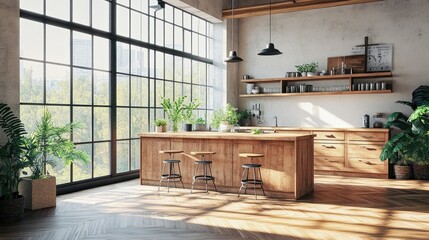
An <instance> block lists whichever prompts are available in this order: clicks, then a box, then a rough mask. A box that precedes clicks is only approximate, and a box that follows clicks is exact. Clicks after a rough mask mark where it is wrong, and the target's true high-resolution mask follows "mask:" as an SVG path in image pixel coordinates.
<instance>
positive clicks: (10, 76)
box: [0, 0, 19, 142]
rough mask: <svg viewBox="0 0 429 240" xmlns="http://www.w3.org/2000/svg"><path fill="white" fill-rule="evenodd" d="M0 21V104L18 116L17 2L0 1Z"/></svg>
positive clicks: (0, 136)
mask: <svg viewBox="0 0 429 240" xmlns="http://www.w3.org/2000/svg"><path fill="white" fill-rule="evenodd" d="M0 19H1V20H0V102H1V103H7V104H8V105H9V106H10V107H11V108H12V109H13V111H14V112H15V114H19V40H18V39H19V1H17V0H1V1H0ZM2 137H3V135H2V134H0V142H1V141H2V140H3V139H2Z"/></svg>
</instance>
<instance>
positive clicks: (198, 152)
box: [191, 151, 216, 156]
mask: <svg viewBox="0 0 429 240" xmlns="http://www.w3.org/2000/svg"><path fill="white" fill-rule="evenodd" d="M213 154H216V152H210V151H195V152H191V155H194V156H204V155H213Z"/></svg>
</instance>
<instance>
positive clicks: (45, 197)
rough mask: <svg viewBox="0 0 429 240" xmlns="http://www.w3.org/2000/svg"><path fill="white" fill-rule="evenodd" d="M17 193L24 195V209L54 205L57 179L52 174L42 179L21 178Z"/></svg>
mask: <svg viewBox="0 0 429 240" xmlns="http://www.w3.org/2000/svg"><path fill="white" fill-rule="evenodd" d="M19 193H20V194H22V195H23V196H24V197H25V204H24V207H25V209H30V210H36V209H41V208H48V207H55V206H56V203H57V181H56V178H55V177H53V176H48V177H47V178H43V179H31V178H30V177H24V178H22V181H21V182H20V183H19Z"/></svg>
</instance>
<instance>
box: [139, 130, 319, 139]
mask: <svg viewBox="0 0 429 240" xmlns="http://www.w3.org/2000/svg"><path fill="white" fill-rule="evenodd" d="M314 136H315V135H314V134H297V133H261V134H252V133H232V132H225V133H223V132H176V133H173V132H165V133H154V132H150V133H142V134H139V137H154V138H194V139H239V140H284V141H295V140H298V139H308V138H313V137H314Z"/></svg>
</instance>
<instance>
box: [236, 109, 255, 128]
mask: <svg viewBox="0 0 429 240" xmlns="http://www.w3.org/2000/svg"><path fill="white" fill-rule="evenodd" d="M251 116H252V113H251V112H250V110H247V109H244V110H241V111H238V123H239V125H240V126H249V125H250V117H251Z"/></svg>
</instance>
